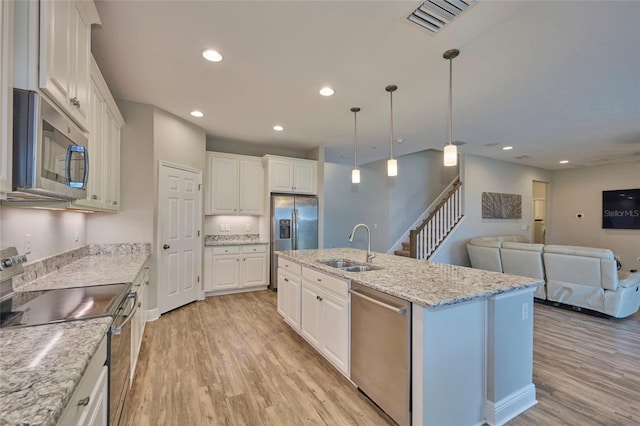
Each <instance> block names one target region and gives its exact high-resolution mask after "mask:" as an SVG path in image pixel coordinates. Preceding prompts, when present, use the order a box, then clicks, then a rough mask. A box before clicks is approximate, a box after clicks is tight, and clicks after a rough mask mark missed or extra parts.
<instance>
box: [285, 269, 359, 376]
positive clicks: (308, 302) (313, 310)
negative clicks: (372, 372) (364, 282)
mask: <svg viewBox="0 0 640 426" xmlns="http://www.w3.org/2000/svg"><path fill="white" fill-rule="evenodd" d="M278 265H279V266H278V312H279V313H280V315H282V316H283V317H284V319H285V321H286V322H287V323H288V324H289V325H290V326H291V327H293V328H294V329H295V330H296V331H298V332H299V333H300V334H301V335H302V337H304V339H305V340H307V341H308V342H309V343H310V344H311V345H312V346H314V347H315V348H316V349H317V350H318V351H319V352H320V353H321V354H322V355H323V356H324V357H325V358H326V359H327V360H328V361H329V362H331V363H332V364H333V365H334V366H335V367H336V368H337V369H338V370H340V372H341V373H342V374H344V375H345V376H347V377H349V313H350V311H349V308H350V304H349V281H345V280H343V279H341V278H337V277H334V276H332V275H329V274H324V273H322V272H318V271H316V270H314V269H311V268H307V267H302V269H300V266H299V265H296V264H294V263H293V262H290V261H288V260H286V259H279V260H278ZM296 266H297V269H296Z"/></svg>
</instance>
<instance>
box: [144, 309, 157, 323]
mask: <svg viewBox="0 0 640 426" xmlns="http://www.w3.org/2000/svg"><path fill="white" fill-rule="evenodd" d="M158 318H160V308H153V309H149V310H147V311H145V322H149V321H155V320H157V319H158Z"/></svg>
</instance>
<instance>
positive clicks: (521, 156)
mask: <svg viewBox="0 0 640 426" xmlns="http://www.w3.org/2000/svg"><path fill="white" fill-rule="evenodd" d="M513 158H515V159H516V160H526V159H527V158H531V157H529V156H528V155H520V156H519V157H513Z"/></svg>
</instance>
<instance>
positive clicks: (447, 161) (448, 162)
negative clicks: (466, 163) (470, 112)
mask: <svg viewBox="0 0 640 426" xmlns="http://www.w3.org/2000/svg"><path fill="white" fill-rule="evenodd" d="M459 54H460V51H459V50H458V49H451V50H447V51H446V52H444V54H443V55H442V57H443V58H444V59H448V60H449V145H446V146H445V147H444V165H445V166H455V165H457V164H458V148H457V147H456V146H455V145H454V144H453V143H452V140H453V96H452V92H453V90H452V87H453V60H454V59H455V58H456V57H457V56H458V55H459Z"/></svg>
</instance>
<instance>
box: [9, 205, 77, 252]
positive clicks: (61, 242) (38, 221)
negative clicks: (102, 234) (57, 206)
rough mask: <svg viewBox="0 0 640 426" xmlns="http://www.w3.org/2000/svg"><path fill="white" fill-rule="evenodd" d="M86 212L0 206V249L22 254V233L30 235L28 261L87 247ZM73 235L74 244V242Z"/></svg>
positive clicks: (23, 247) (23, 250) (23, 248)
mask: <svg viewBox="0 0 640 426" xmlns="http://www.w3.org/2000/svg"><path fill="white" fill-rule="evenodd" d="M86 216H87V214H86V213H79V212H71V211H53V210H40V209H21V208H15V207H6V206H2V207H0V248H6V247H14V246H15V247H16V248H17V249H18V253H20V254H23V253H24V252H25V234H31V254H28V255H27V259H29V261H33V260H39V259H42V258H45V257H49V256H53V255H54V254H58V253H61V252H63V251H66V250H71V249H73V248H78V247H82V246H84V245H86V244H87V222H86ZM76 232H77V233H78V241H76Z"/></svg>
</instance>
